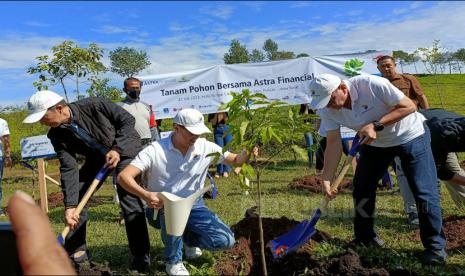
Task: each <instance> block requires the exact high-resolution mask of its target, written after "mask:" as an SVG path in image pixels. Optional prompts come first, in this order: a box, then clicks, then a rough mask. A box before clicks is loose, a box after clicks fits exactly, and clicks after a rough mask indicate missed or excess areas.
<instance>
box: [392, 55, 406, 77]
mask: <svg viewBox="0 0 465 276" xmlns="http://www.w3.org/2000/svg"><path fill="white" fill-rule="evenodd" d="M392 56H393V58H395V59H396V60H397V61H398V62H399V64H400V70H401V71H402V73H404V65H405V64H407V60H408V53H407V52H404V51H402V50H397V51H392Z"/></svg>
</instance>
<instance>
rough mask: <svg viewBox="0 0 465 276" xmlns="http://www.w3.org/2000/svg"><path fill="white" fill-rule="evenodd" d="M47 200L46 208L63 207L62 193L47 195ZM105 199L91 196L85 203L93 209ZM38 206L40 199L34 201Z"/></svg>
mask: <svg viewBox="0 0 465 276" xmlns="http://www.w3.org/2000/svg"><path fill="white" fill-rule="evenodd" d="M47 199H48V207H49V208H55V207H59V206H63V193H62V192H55V193H51V194H48V195H47ZM104 201H105V199H104V198H103V197H98V196H93V197H91V198H90V199H89V202H88V203H87V206H88V207H94V206H98V205H102V204H103V203H104ZM36 202H37V203H38V204H40V198H39V199H37V200H36Z"/></svg>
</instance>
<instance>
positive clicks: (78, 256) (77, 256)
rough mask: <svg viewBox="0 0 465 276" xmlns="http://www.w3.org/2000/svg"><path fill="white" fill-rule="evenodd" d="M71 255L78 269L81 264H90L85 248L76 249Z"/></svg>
mask: <svg viewBox="0 0 465 276" xmlns="http://www.w3.org/2000/svg"><path fill="white" fill-rule="evenodd" d="M69 257H70V258H71V262H72V263H73V264H74V267H75V268H76V270H79V268H80V267H81V266H86V265H88V264H89V256H88V255H87V252H86V251H85V250H79V251H76V252H74V253H73V254H71V255H70V256H69Z"/></svg>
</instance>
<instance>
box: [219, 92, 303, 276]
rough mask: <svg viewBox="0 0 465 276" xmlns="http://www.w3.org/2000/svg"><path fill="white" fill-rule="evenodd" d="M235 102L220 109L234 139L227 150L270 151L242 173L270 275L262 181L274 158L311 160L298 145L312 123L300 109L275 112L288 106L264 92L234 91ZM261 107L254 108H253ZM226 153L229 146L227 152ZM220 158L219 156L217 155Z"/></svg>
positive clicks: (242, 182)
mask: <svg viewBox="0 0 465 276" xmlns="http://www.w3.org/2000/svg"><path fill="white" fill-rule="evenodd" d="M231 95H232V99H231V100H230V101H229V102H228V103H227V104H225V105H223V106H221V107H220V110H228V115H229V119H228V124H229V125H230V130H229V131H230V132H231V133H232V135H233V140H232V141H231V142H230V143H229V144H228V147H227V148H232V149H233V150H235V151H237V150H239V149H243V148H244V147H245V149H246V150H248V151H251V150H252V149H253V147H254V146H256V145H259V146H260V149H261V151H262V150H263V149H265V148H267V149H270V152H269V153H268V154H267V156H266V159H265V160H251V161H252V162H251V163H250V164H248V163H244V164H242V167H241V168H242V169H241V172H240V173H239V181H240V186H241V188H242V189H244V190H252V192H250V193H249V195H250V196H251V197H252V199H253V200H254V201H255V204H256V206H257V215H258V228H259V229H260V230H259V231H260V255H261V263H262V275H267V274H268V273H267V268H266V261H265V244H264V236H263V224H262V208H261V206H262V193H261V187H262V183H261V181H262V180H261V178H262V175H263V173H264V172H265V170H266V168H267V167H268V166H269V165H270V164H271V162H272V161H273V159H274V158H276V157H277V156H279V155H280V154H282V152H283V151H286V150H288V151H293V152H295V153H297V154H298V155H299V156H300V157H301V158H302V159H306V158H307V151H306V150H305V149H303V148H300V147H299V146H297V143H298V141H300V140H301V137H302V136H303V133H304V132H309V131H311V130H310V129H309V128H310V126H309V125H308V124H304V122H303V120H304V116H301V115H299V113H298V112H297V110H294V109H293V108H288V110H287V112H286V113H287V114H286V113H284V115H283V112H277V111H276V110H275V109H276V108H278V107H280V106H281V105H283V104H284V102H280V101H270V100H268V99H267V98H266V96H265V95H263V94H261V93H251V92H250V91H249V90H248V89H244V90H242V92H241V93H235V92H231ZM254 105H256V106H260V107H259V108H256V109H252V106H254ZM223 150H224V151H226V150H227V149H226V147H225V148H224V149H223ZM214 155H217V158H219V153H218V154H214ZM246 178H247V179H250V180H252V187H249V186H248V185H246Z"/></svg>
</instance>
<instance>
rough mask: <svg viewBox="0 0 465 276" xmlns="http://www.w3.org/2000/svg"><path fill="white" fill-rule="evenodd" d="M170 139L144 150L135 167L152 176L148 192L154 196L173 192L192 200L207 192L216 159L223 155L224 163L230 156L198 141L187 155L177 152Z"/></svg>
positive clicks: (135, 162)
mask: <svg viewBox="0 0 465 276" xmlns="http://www.w3.org/2000/svg"><path fill="white" fill-rule="evenodd" d="M172 136H173V134H171V135H170V136H168V137H166V138H164V139H161V140H160V141H155V142H153V143H152V144H150V145H149V146H147V147H146V148H145V149H143V150H142V151H141V152H139V154H138V155H137V156H136V158H135V159H134V160H133V161H132V162H131V165H133V166H135V167H136V168H138V169H140V170H142V171H148V172H149V183H148V190H149V191H152V192H170V193H172V194H175V195H177V196H180V197H188V196H190V195H191V194H193V193H195V192H196V191H198V190H199V189H201V188H203V186H204V182H205V177H206V176H207V170H208V167H209V166H210V163H211V162H212V160H213V159H214V157H213V156H210V157H207V155H208V154H210V153H215V152H219V153H220V154H221V155H222V156H221V158H220V161H219V162H223V161H224V159H225V158H226V157H227V156H228V154H229V152H225V153H224V154H223V153H222V148H221V147H220V146H218V145H216V144H215V143H212V142H210V141H207V140H206V139H205V138H198V139H197V141H195V144H194V145H193V146H191V147H190V148H189V150H188V151H187V153H186V155H185V156H183V155H182V153H181V152H180V151H179V150H178V149H176V148H175V147H174V145H173V143H172V141H171V137H172Z"/></svg>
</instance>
